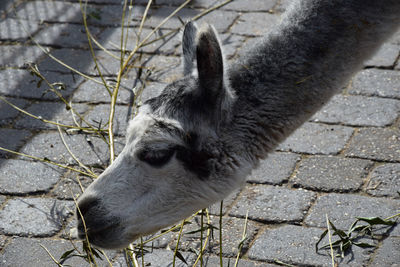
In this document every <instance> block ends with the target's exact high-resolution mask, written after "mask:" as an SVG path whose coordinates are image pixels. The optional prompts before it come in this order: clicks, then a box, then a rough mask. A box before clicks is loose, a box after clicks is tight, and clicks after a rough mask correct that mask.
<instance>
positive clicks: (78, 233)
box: [73, 219, 119, 242]
mask: <svg viewBox="0 0 400 267" xmlns="http://www.w3.org/2000/svg"><path fill="white" fill-rule="evenodd" d="M96 226H97V227H93V226H91V225H90V224H87V223H86V231H85V227H84V225H83V222H82V220H80V219H79V220H78V227H77V228H74V229H73V234H74V235H75V237H77V238H79V239H85V238H86V235H87V237H88V238H89V241H90V242H92V241H91V239H93V237H95V236H105V235H107V233H111V232H114V231H115V229H118V226H119V223H118V222H116V223H115V222H114V223H105V222H104V223H101V224H96Z"/></svg>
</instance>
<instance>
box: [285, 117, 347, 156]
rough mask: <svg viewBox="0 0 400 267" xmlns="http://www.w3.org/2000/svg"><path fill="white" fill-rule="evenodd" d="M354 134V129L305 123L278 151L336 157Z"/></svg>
mask: <svg viewBox="0 0 400 267" xmlns="http://www.w3.org/2000/svg"><path fill="white" fill-rule="evenodd" d="M352 133H353V129H352V128H349V127H345V126H338V125H324V124H316V123H305V124H304V125H303V126H302V127H300V128H299V129H297V130H296V131H295V132H294V133H293V134H292V135H291V136H289V137H288V139H286V141H285V142H283V143H282V144H281V145H279V147H278V149H279V150H284V151H293V152H299V153H309V154H329V155H334V154H337V153H339V152H340V151H341V150H342V149H343V148H344V146H345V144H346V143H347V141H348V140H349V139H350V137H351V135H352Z"/></svg>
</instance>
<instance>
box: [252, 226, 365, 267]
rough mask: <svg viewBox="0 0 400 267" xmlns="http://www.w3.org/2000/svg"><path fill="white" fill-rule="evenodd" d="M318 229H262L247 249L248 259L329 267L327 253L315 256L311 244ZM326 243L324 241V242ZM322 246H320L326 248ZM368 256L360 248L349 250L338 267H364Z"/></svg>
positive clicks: (294, 227) (290, 227)
mask: <svg viewBox="0 0 400 267" xmlns="http://www.w3.org/2000/svg"><path fill="white" fill-rule="evenodd" d="M322 232H323V230H322V229H319V228H306V227H301V226H296V225H286V226H282V227H277V228H272V229H266V230H265V232H263V233H262V234H261V235H260V236H259V238H258V239H257V240H256V242H255V243H254V245H253V247H252V248H250V251H249V257H250V259H254V260H264V261H269V262H273V261H275V260H279V261H281V262H285V263H289V264H294V265H296V266H297V265H298V264H301V265H303V264H306V265H310V266H332V265H331V258H330V256H329V252H328V251H323V250H320V251H319V253H318V254H317V253H315V243H316V242H317V241H318V239H319V237H320V235H321V233H322ZM325 241H327V240H325ZM326 243H327V242H323V243H322V244H326ZM368 259H369V255H368V254H366V253H365V251H363V250H361V249H360V248H357V247H355V248H353V254H352V255H346V257H345V258H344V259H343V260H341V261H340V262H339V263H340V264H339V266H354V267H356V266H364V265H363V264H364V263H366V262H367V261H368Z"/></svg>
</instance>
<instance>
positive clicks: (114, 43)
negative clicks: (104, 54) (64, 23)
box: [98, 27, 181, 55]
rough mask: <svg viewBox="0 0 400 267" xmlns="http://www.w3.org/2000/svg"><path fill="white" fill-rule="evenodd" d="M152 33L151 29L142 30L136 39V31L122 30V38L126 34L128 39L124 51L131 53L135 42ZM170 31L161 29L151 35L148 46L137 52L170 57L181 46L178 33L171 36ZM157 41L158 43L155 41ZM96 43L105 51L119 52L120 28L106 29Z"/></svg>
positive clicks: (133, 29) (131, 29)
mask: <svg viewBox="0 0 400 267" xmlns="http://www.w3.org/2000/svg"><path fill="white" fill-rule="evenodd" d="M151 32H152V30H151V29H147V28H145V29H143V30H142V32H141V34H140V36H139V38H138V34H139V32H138V29H136V28H130V29H129V30H128V33H126V30H124V36H126V34H128V35H127V36H128V39H127V41H126V48H125V49H126V50H128V51H132V50H133V49H134V48H135V47H136V44H137V42H138V41H139V42H141V41H142V40H143V39H144V38H146V37H147V36H148V35H149V34H150V33H151ZM170 32H171V30H165V29H161V30H158V31H156V32H155V33H154V34H152V35H151V37H150V39H149V40H148V41H147V42H146V43H149V44H148V45H145V46H143V47H142V48H140V50H139V51H142V52H145V53H151V54H154V53H156V54H163V55H171V54H173V53H174V52H175V50H176V49H177V48H178V46H179V45H180V44H181V40H180V37H181V36H180V35H179V34H178V32H175V33H173V34H169V33H170ZM166 34H169V35H168V36H165V37H163V36H164V35H166ZM161 37H163V38H161ZM159 38H160V39H159ZM156 39H159V40H158V41H155V40H156ZM98 41H99V42H100V43H101V44H102V45H103V46H104V47H105V48H107V49H110V50H120V48H121V28H120V27H118V28H107V29H106V30H104V31H103V32H102V33H101V35H100V36H99V39H98Z"/></svg>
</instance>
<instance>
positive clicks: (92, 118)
mask: <svg viewBox="0 0 400 267" xmlns="http://www.w3.org/2000/svg"><path fill="white" fill-rule="evenodd" d="M132 112H133V111H132V108H130V107H128V106H119V105H118V106H115V115H114V116H115V119H114V133H115V134H117V135H125V132H126V128H127V124H128V122H129V121H130V119H131V117H132V116H133V114H132ZM109 114H110V105H97V106H96V107H94V108H93V110H91V111H90V112H89V113H88V114H87V115H86V117H85V119H86V120H88V121H89V122H90V123H94V124H98V123H100V122H102V124H103V125H104V124H105V123H106V122H107V121H102V120H103V119H104V118H107V117H108V116H109Z"/></svg>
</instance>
